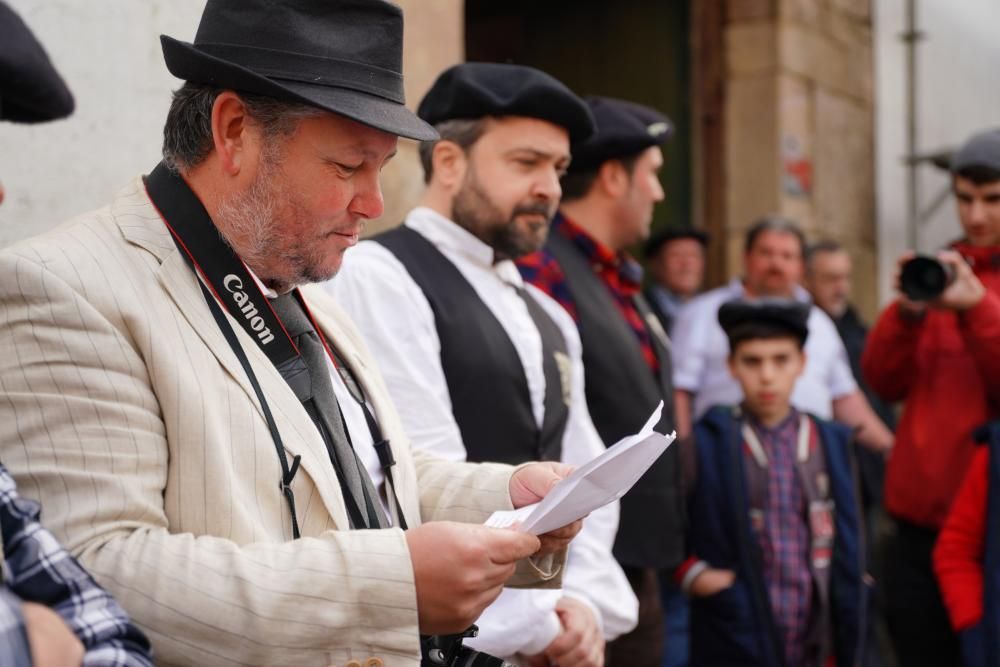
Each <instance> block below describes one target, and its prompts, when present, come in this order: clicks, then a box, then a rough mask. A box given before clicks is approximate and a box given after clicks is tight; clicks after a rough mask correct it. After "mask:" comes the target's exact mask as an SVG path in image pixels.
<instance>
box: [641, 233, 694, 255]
mask: <svg viewBox="0 0 1000 667" xmlns="http://www.w3.org/2000/svg"><path fill="white" fill-rule="evenodd" d="M678 239H692V240H694V241H697V242H698V243H700V244H701V246H702V247H703V248H704V247H705V246H707V245H708V232H703V231H702V230H700V229H695V228H694V227H675V226H671V227H667V228H665V229H661V230H659V231H657V232H656V233H654V234H653V235H652V236H650V237H649V238H648V239H647V240H646V243H645V245H643V252H644V253H645V255H646V258H647V259H648V258H650V257H652V256H653V255H655V254H656V253H658V252H659V251H660V248H662V247H663V246H664V245H665V244H667V243H670V242H671V241H676V240H678Z"/></svg>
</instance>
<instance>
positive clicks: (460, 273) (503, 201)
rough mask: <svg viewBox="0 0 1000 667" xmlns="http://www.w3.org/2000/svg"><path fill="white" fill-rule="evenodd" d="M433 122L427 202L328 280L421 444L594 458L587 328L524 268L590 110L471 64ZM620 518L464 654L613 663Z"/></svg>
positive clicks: (427, 149) (424, 113)
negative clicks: (610, 644) (435, 135)
mask: <svg viewBox="0 0 1000 667" xmlns="http://www.w3.org/2000/svg"><path fill="white" fill-rule="evenodd" d="M418 115H420V117H421V118H423V119H424V120H425V121H427V122H428V123H430V124H432V125H434V126H435V128H436V129H437V130H438V132H439V133H440V135H441V138H440V140H433V141H425V142H423V143H422V144H421V147H420V153H421V159H422V162H423V167H424V172H425V175H426V179H427V186H428V187H427V191H426V193H425V195H424V197H423V199H422V201H421V205H420V206H418V207H417V208H415V209H414V210H413V211H411V212H410V213H409V215H408V216H407V218H406V221H405V222H404V224H403V225H402V226H400V227H398V228H396V229H394V230H392V231H390V232H388V233H385V234H382V235H380V236H377V237H375V238H374V240H371V241H365V242H362V243H361V244H359V245H358V247H357V248H355V250H354V253H353V254H352V256H351V257H350V260H349V261H348V262H347V263H346V264H345V270H344V272H343V273H342V274H340V275H338V276H337V277H336V279H334V280H333V281H330V282H329V283H327V287H328V289H329V290H330V291H331V292H332V293H333V295H334V297H335V299H336V300H337V302H338V303H339V304H340V306H341V307H343V308H345V309H346V310H347V311H348V312H349V313H350V314H351V316H352V319H353V320H354V321H355V323H356V324H357V325H358V326H359V327H360V328H361V329H362V331H363V332H364V335H365V340H366V342H367V343H368V345H369V347H370V348H371V349H372V351H373V353H374V355H375V357H376V358H377V359H378V361H379V364H380V366H381V367H382V368H383V369H384V371H385V379H386V384H387V385H388V388H389V392H390V394H391V395H392V396H393V399H394V401H395V403H396V404H397V405H398V406H400V414H401V417H402V420H403V425H404V428H405V430H406V431H407V433H408V434H409V435H410V438H411V442H412V444H413V446H414V447H416V448H418V449H424V450H428V451H430V452H433V453H434V454H437V455H439V456H442V457H444V458H447V459H451V460H457V461H460V460H469V461H477V462H478V461H494V462H504V463H513V464H519V463H524V462H526V461H532V460H554V461H563V462H567V463H572V464H580V463H583V462H586V461H588V460H590V459H591V458H593V457H594V456H597V455H598V454H600V453H601V451H602V450H603V443H602V441H601V438H600V436H599V435H598V433H597V431H596V429H595V428H594V426H593V422H592V421H591V419H590V414H589V412H588V409H587V405H586V400H585V397H584V392H583V364H582V360H581V345H580V339H579V335H578V334H577V331H576V327H575V325H574V323H573V321H572V319H571V318H570V317H569V316H568V315H567V314H566V313H565V312H564V311H563V310H562V308H561V307H560V306H559V304H558V303H556V302H555V301H553V300H552V299H551V298H549V297H548V296H546V295H545V294H544V293H542V292H540V291H539V290H536V289H535V288H533V287H531V286H530V285H526V284H525V283H524V282H523V280H522V279H521V276H520V274H519V273H518V270H517V268H516V266H515V265H514V263H513V260H514V259H516V258H518V257H520V256H522V255H524V254H526V253H530V252H533V251H536V250H538V249H539V248H541V246H542V244H543V243H544V241H545V237H546V232H547V231H548V225H549V221H550V219H551V218H552V215H553V214H554V213H555V209H556V206H557V205H558V202H559V196H560V185H559V177H560V175H561V174H562V173H564V171H565V169H566V166H567V164H568V163H569V160H570V154H569V148H570V141H571V139H574V140H580V139H582V138H584V137H586V136H588V135H589V134H591V133H592V131H593V120H592V118H591V115H590V112H589V111H588V109H587V106H586V105H585V104H584V102H583V100H581V99H579V98H578V97H576V95H574V94H573V93H572V92H571V91H570V90H569V89H568V88H566V87H565V86H564V85H563V84H561V83H560V82H559V81H557V80H555V79H554V78H552V77H551V76H549V75H547V74H545V73H544V72H540V71H538V70H536V69H533V68H530V67H523V66H519V65H503V64H492V63H465V64H461V65H457V66H455V67H452V68H450V69H448V70H446V71H445V72H444V73H442V74H441V76H440V77H439V78H438V79H437V81H436V82H435V83H434V85H433V86H432V87H431V89H430V91H429V92H428V93H427V95H426V97H425V98H424V99H423V101H422V102H421V104H420V106H419V109H418ZM638 426H639V424H637V425H636V428H638ZM617 525H618V506H617V504H614V505H609V506H607V507H604V508H601V509H600V510H598V511H596V512H594V513H593V514H592V515H591V516H590V517H588V519H587V520H586V521H585V523H584V527H583V530H582V531H581V534H580V536H579V537H578V538H577V541H576V542H575V543H574V546H573V548H572V551H571V554H570V556H569V566H568V568H567V570H566V575H565V577H564V581H563V589H562V590H549V591H533V590H511V591H507V592H505V593H503V594H501V596H500V598H498V600H497V601H496V602H495V603H494V604H493V605H491V606H490V607H489V608H487V610H486V611H485V612H484V613H483V615H482V616H480V618H479V620H478V621H477V624H478V625H479V628H480V635H479V636H478V637H476V638H474V639H470V640H467V641H466V644H468V645H469V646H472V647H473V648H476V649H479V650H481V651H484V652H487V653H491V654H494V655H500V656H504V657H508V658H511V659H512V660H514V661H516V662H519V663H521V664H527V665H531V666H533V667H534V666H536V665H537V666H544V665H550V664H558V665H560V667H600V665H603V663H604V642H605V638H608V639H610V638H614V637H617V636H618V635H620V634H622V633H624V632H627V631H629V630H631V629H632V627H633V626H634V625H635V621H636V614H637V608H638V603H637V602H636V599H635V596H634V595H633V594H632V591H631V590H630V588H629V585H628V581H627V580H626V578H625V575H624V573H623V572H622V570H621V568H620V567H619V566H618V565H617V563H616V562H615V560H614V557H613V556H612V554H611V546H612V543H613V541H614V537H615V531H616V529H617Z"/></svg>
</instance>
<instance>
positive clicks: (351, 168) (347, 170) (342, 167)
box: [334, 162, 361, 176]
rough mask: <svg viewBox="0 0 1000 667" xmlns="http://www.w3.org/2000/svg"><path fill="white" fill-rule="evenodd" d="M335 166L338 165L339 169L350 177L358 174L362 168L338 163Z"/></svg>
mask: <svg viewBox="0 0 1000 667" xmlns="http://www.w3.org/2000/svg"><path fill="white" fill-rule="evenodd" d="M334 164H335V165H336V167H337V169H339V170H340V171H342V172H344V173H345V174H347V175H348V176H349V175H351V174H353V173H354V172H356V171H357V170H358V169H359V168H360V167H361V165H360V164H358V165H350V164H343V163H342V162H336V163H334Z"/></svg>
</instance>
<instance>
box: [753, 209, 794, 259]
mask: <svg viewBox="0 0 1000 667" xmlns="http://www.w3.org/2000/svg"><path fill="white" fill-rule="evenodd" d="M764 232H779V233H782V234H791V235H792V236H794V237H795V238H796V239H797V240H798V242H799V251H800V253H801V255H802V257H805V255H806V235H805V234H803V233H802V229H801V228H800V227H799V226H798V224H796V222H795V221H794V220H792V219H791V218H786V217H785V216H783V215H777V214H772V215H765V216H764V217H762V218H758V219H757V220H756V221H755V222H754V223H753V224H752V225H751V226H750V229H748V230H747V236H746V245H745V246H744V248H743V249H744V251H745V252H750V250H752V249H753V246H754V243H756V242H757V238H758V237H759V236H760V235H761V234H763V233H764Z"/></svg>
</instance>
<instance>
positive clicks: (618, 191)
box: [597, 160, 629, 199]
mask: <svg viewBox="0 0 1000 667" xmlns="http://www.w3.org/2000/svg"><path fill="white" fill-rule="evenodd" d="M597 183H598V184H599V185H600V187H601V189H602V190H604V193H605V194H606V195H607V196H608V197H609V198H611V199H617V198H619V197H621V196H622V195H623V194H625V193H626V192H627V191H628V186H629V175H628V171H627V170H626V169H625V165H624V164H622V162H621V160H606V161H605V162H604V163H603V164H602V165H601V166H600V167H599V168H598V170H597Z"/></svg>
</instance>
